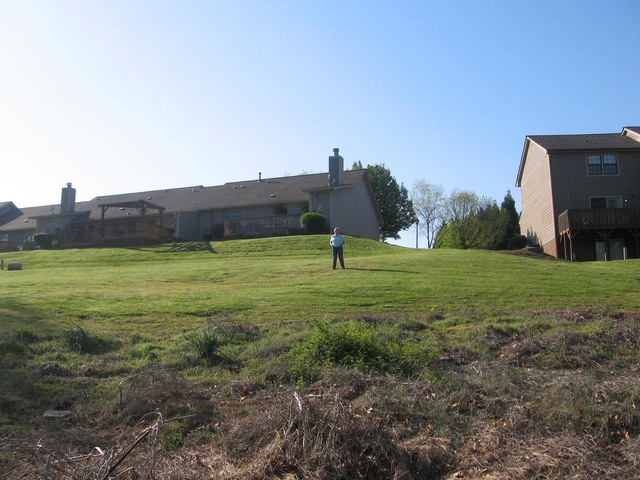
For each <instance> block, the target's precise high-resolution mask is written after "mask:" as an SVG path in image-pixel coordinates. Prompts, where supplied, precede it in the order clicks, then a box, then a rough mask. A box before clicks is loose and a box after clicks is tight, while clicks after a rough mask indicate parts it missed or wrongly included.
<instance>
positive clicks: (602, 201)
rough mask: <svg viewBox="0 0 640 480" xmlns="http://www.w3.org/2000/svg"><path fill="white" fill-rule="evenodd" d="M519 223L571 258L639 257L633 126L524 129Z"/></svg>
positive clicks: (638, 168) (639, 185)
mask: <svg viewBox="0 0 640 480" xmlns="http://www.w3.org/2000/svg"><path fill="white" fill-rule="evenodd" d="M516 186H517V187H520V193H521V202H522V214H521V217H520V229H521V231H522V233H523V234H525V235H527V237H528V239H529V243H531V244H537V245H539V246H541V247H542V249H543V250H544V252H545V253H548V254H550V255H553V256H555V257H558V258H563V259H567V260H577V261H589V260H620V259H625V258H640V127H625V128H624V129H623V130H622V132H621V133H619V134H618V133H604V134H587V135H531V136H527V137H526V139H525V143H524V148H523V151H522V157H521V160H520V167H519V170H518V177H517V180H516Z"/></svg>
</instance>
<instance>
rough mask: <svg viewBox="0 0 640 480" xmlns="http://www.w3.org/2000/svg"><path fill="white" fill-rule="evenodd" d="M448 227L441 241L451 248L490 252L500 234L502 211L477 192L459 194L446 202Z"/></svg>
mask: <svg viewBox="0 0 640 480" xmlns="http://www.w3.org/2000/svg"><path fill="white" fill-rule="evenodd" d="M445 212H446V213H445V219H446V225H445V226H443V227H442V228H441V229H440V234H439V235H438V239H437V241H438V242H439V244H440V246H443V247H450V248H462V249H469V248H486V247H488V246H489V245H491V244H492V243H494V242H495V241H496V238H497V236H498V235H499V231H500V209H499V208H498V204H497V203H496V201H495V200H493V199H492V198H488V197H478V195H477V194H476V193H474V192H470V191H464V190H455V191H453V192H452V193H451V195H450V196H449V198H448V199H447V201H446V207H445Z"/></svg>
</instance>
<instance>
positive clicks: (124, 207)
mask: <svg viewBox="0 0 640 480" xmlns="http://www.w3.org/2000/svg"><path fill="white" fill-rule="evenodd" d="M366 174H367V171H366V169H360V170H345V171H344V172H343V173H342V185H341V186H340V187H337V188H348V187H351V186H353V185H355V184H357V183H358V182H360V181H361V180H362V178H363V177H366ZM366 181H367V183H369V182H368V177H367V180H366ZM369 187H370V184H369ZM333 189H335V188H334V187H329V186H328V174H327V173H316V174H310V175H296V176H290V177H277V178H268V179H260V180H258V179H252V180H246V181H239V182H229V183H225V184H223V185H218V186H211V187H204V186H202V185H196V186H191V187H181V188H172V189H163V190H150V191H146V192H135V193H124V194H117V195H101V196H98V197H95V198H93V199H91V200H89V201H85V202H76V203H75V213H73V214H70V215H76V216H77V217H78V218H77V220H80V221H87V220H91V221H94V220H100V218H101V214H102V206H103V205H111V206H113V207H115V208H108V209H106V211H105V218H106V219H112V218H120V217H125V216H127V215H128V214H131V211H130V208H134V207H133V206H135V205H138V204H141V203H147V204H153V205H156V206H161V207H164V209H165V210H164V214H165V215H166V214H172V213H177V212H197V211H204V210H213V209H215V210H225V209H236V208H238V209H241V208H248V207H255V206H260V205H277V204H291V203H296V202H300V203H304V204H306V203H307V202H308V198H309V192H310V191H322V190H333ZM21 211H22V215H21V216H20V217H18V218H16V219H14V220H12V221H11V222H8V223H5V224H3V225H1V226H0V230H27V229H33V228H35V222H32V223H31V224H29V221H28V220H29V219H30V218H38V217H48V216H50V215H51V214H52V213H55V214H59V213H60V205H46V206H41V207H30V208H23V209H21ZM25 220H26V221H25Z"/></svg>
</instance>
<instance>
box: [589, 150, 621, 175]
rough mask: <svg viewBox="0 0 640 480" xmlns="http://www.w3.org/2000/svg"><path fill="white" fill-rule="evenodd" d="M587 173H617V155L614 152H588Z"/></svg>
mask: <svg viewBox="0 0 640 480" xmlns="http://www.w3.org/2000/svg"><path fill="white" fill-rule="evenodd" d="M587 165H588V168H589V175H617V174H618V157H617V155H616V154H615V153H590V154H589V155H587Z"/></svg>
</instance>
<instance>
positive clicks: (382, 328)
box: [0, 235, 640, 478]
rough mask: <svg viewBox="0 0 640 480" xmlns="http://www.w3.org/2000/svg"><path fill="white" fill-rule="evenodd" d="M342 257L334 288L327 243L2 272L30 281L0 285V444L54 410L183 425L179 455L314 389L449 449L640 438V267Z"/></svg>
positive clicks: (183, 252) (101, 255) (103, 422)
mask: <svg viewBox="0 0 640 480" xmlns="http://www.w3.org/2000/svg"><path fill="white" fill-rule="evenodd" d="M345 256H346V263H347V269H346V270H344V271H343V270H336V271H333V270H332V269H331V255H330V249H329V246H328V238H327V236H324V235H323V236H301V237H289V238H273V239H260V240H236V241H228V242H220V243H211V244H209V243H187V244H177V245H162V246H156V247H148V248H138V249H91V250H88V249H87V250H64V251H45V250H41V251H30V252H10V253H3V254H0V258H4V260H5V265H6V264H7V263H8V262H13V261H16V262H21V263H22V265H23V270H21V271H7V270H3V271H0V428H1V429H3V431H4V432H10V433H13V434H15V435H17V436H20V435H23V437H20V438H25V437H24V435H27V433H26V432H28V431H29V430H30V429H33V430H37V431H39V432H43V433H42V434H43V435H44V436H45V437H46V435H47V430H46V429H47V428H52V427H51V426H50V425H46V424H45V425H43V424H42V420H41V419H42V412H43V411H45V410H47V409H50V408H53V407H55V405H73V408H74V417H73V423H70V424H69V428H72V429H73V428H75V426H82V427H83V428H87V429H90V430H91V429H92V431H93V432H94V433H98V432H99V433H100V434H103V433H105V432H108V431H111V429H113V427H114V424H115V425H116V426H117V428H128V427H130V426H131V425H135V423H136V422H137V421H139V420H140V418H142V417H143V416H144V415H146V414H148V413H150V412H156V413H161V414H162V415H164V416H165V418H169V417H171V416H179V415H184V414H187V413H189V414H193V415H194V416H193V417H192V416H189V420H188V421H187V420H185V422H186V423H184V422H183V423H181V424H179V425H178V424H176V425H175V427H172V429H169V430H167V431H166V432H165V433H164V436H163V439H162V443H161V445H162V446H163V447H164V448H165V449H166V450H174V449H180V448H182V447H183V446H185V447H186V446H187V445H188V444H189V443H190V442H195V441H196V440H198V441H200V440H203V441H206V440H207V439H210V438H215V437H216V435H217V433H216V432H218V430H219V429H224V428H226V429H228V430H227V431H231V430H233V431H235V429H233V428H232V425H234V422H242V421H243V420H242V419H243V418H246V419H247V420H246V421H247V422H251V424H257V423H260V412H263V411H268V408H267V406H266V405H267V401H266V400H263V401H262V402H264V403H260V402H259V395H257V394H256V397H252V395H253V393H246V392H256V391H261V390H265V391H266V390H268V389H270V388H271V392H269V393H268V394H265V397H267V398H270V396H271V395H275V393H274V392H282V391H283V390H282V387H283V386H287V387H288V388H306V387H311V385H316V386H315V387H313V390H312V391H313V392H316V391H321V392H322V391H324V390H325V389H327V388H330V389H337V390H338V391H340V394H341V395H342V398H345V401H346V402H353V404H352V406H353V408H356V409H359V410H358V411H365V412H375V415H377V417H376V418H377V420H375V422H380V423H379V424H380V425H382V424H384V423H386V422H391V420H390V419H395V420H393V422H396V420H397V422H398V423H393V422H392V424H393V427H391V426H390V427H389V428H403V429H404V428H407V429H411V431H410V432H407V433H406V435H409V436H411V435H414V434H416V432H418V429H422V432H423V433H424V432H430V431H432V429H433V431H434V432H438V434H439V435H442V436H444V437H447V438H449V439H450V440H451V441H452V442H453V444H457V445H460V446H463V445H467V444H471V443H473V442H469V437H468V436H467V435H471V434H472V432H473V429H474V428H476V427H472V426H471V423H470V422H471V420H472V417H473V419H477V420H478V421H479V422H480V423H483V422H484V425H489V424H492V425H493V424H495V425H502V427H500V428H503V427H504V426H506V425H511V426H512V427H513V432H517V435H520V430H519V428H520V427H518V422H517V421H516V419H518V418H521V416H523V417H522V418H526V419H527V420H526V422H528V423H526V425H528V428H529V433H531V432H534V433H533V434H532V437H530V440H531V439H533V438H537V437H536V434H535V432H551V433H552V434H553V435H557V436H558V438H564V437H566V435H583V434H584V433H583V432H586V431H588V432H592V433H590V435H592V436H593V438H596V439H598V438H600V439H602V438H604V439H605V440H606V441H607V442H608V443H607V445H617V444H621V443H623V440H622V439H624V438H627V436H630V438H632V439H633V440H634V441H635V440H636V438H637V437H638V436H640V414H639V413H637V411H636V405H637V404H638V402H640V378H639V377H638V373H637V368H635V367H634V368H630V366H637V365H638V364H639V363H640V353H639V352H640V341H638V340H637V339H638V338H640V336H639V335H638V334H639V330H640V323H639V322H638V321H637V312H638V311H640V289H638V288H636V286H637V285H638V284H639V281H640V268H639V267H640V262H639V261H638V260H629V261H624V262H607V263H604V262H600V263H595V262H593V263H569V262H564V261H559V260H555V259H551V258H548V257H540V256H528V255H525V254H517V253H511V254H509V253H500V252H494V251H475V250H472V251H461V250H433V251H430V250H415V249H407V248H402V247H397V246H391V245H385V244H381V243H379V242H374V241H371V240H365V239H357V238H348V242H347V246H346V249H345ZM123 385H124V387H123ZM317 385H320V386H317ZM242 392H245V393H242ZM549 392H551V394H549ZM335 394H336V397H335V398H338V396H337V395H338V392H335ZM245 397H246V398H245ZM213 398H215V399H216V400H215V401H214V400H212V399H213ZM251 398H255V403H245V402H249V401H250V400H249V399H251ZM277 405H278V402H276V403H275V404H274V405H272V407H274V408H275V406H277ZM372 406H375V408H373V407H372ZM212 412H213V413H214V414H215V415H216V416H219V417H220V422H221V425H224V427H222V426H220V427H218V426H216V425H217V422H212V420H211V418H210V417H211V414H212ZM269 415H270V414H268V415H267V416H269ZM367 415H369V414H367ZM372 415H373V414H372ZM362 418H364V417H362ZM497 419H499V421H498V420H497ZM522 421H523V422H524V420H522ZM389 425H391V424H389ZM400 425H402V426H400ZM59 428H61V429H64V428H67V426H66V425H62V426H60V427H59ZM114 431H115V430H114ZM545 434H546V433H545ZM510 435H511V434H508V435H507V437H505V438H511V436H510ZM514 435H515V434H514ZM596 435H599V437H596ZM513 438H515V436H514V437H513ZM591 440H592V439H590V440H589V441H591ZM579 441H580V442H582V443H581V444H585V443H584V442H585V440H584V439H582V438H581V439H580V440H579ZM625 441H626V440H625ZM241 443H242V442H241ZM427 443H428V442H427ZM591 443H593V442H591ZM92 445H93V444H92ZM90 448H93V447H92V446H91V447H90ZM0 450H1V449H0ZM214 450H215V449H214ZM19 451H20V448H16V449H14V452H19ZM467 456H468V452H467V455H465V454H460V455H459V457H458V460H457V461H458V462H462V463H464V459H465V458H466V457H467ZM3 462H6V465H9V464H11V462H13V460H12V459H10V458H9V457H6V456H3V454H2V453H1V452H0V474H1V473H2V468H3V467H2V466H3V465H4V464H5V463H3ZM456 468H457V467H456ZM469 478H472V476H471V477H469Z"/></svg>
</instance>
